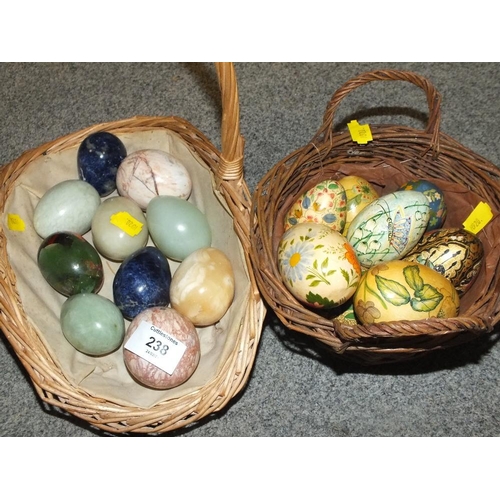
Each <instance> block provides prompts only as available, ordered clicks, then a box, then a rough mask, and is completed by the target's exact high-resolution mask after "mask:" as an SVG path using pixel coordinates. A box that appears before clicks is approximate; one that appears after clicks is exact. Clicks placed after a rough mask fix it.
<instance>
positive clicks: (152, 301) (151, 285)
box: [113, 246, 172, 320]
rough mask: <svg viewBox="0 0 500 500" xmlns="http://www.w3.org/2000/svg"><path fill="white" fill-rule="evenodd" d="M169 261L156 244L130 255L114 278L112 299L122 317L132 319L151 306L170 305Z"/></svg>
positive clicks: (170, 275)
mask: <svg viewBox="0 0 500 500" xmlns="http://www.w3.org/2000/svg"><path fill="white" fill-rule="evenodd" d="M171 281H172V274H171V271H170V264H169V262H168V260H167V258H166V257H165V256H164V255H163V253H162V252H161V251H160V250H158V249H157V248H156V247H151V246H147V247H144V248H141V249H140V250H137V251H136V252H134V253H132V254H131V255H129V256H128V257H127V258H126V259H125V260H124V261H123V262H122V263H121V265H120V267H119V268H118V271H117V272H116V275H115V277H114V280H113V299H114V303H115V304H116V305H117V306H118V308H119V309H120V311H121V312H122V314H123V316H124V317H125V318H126V319H129V320H132V319H133V318H135V317H136V316H137V315H138V314H139V313H140V312H142V311H144V310H145V309H148V308H150V307H157V306H168V305H169V304H170V283H171Z"/></svg>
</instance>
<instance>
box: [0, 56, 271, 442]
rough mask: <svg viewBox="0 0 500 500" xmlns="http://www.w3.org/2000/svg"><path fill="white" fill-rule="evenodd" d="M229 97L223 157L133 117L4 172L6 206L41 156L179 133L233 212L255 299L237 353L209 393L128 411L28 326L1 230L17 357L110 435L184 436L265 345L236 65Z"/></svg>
mask: <svg viewBox="0 0 500 500" xmlns="http://www.w3.org/2000/svg"><path fill="white" fill-rule="evenodd" d="M216 69H217V75H218V78H219V84H220V90H221V95H222V110H223V116H222V124H221V134H222V141H221V144H222V146H221V150H222V152H219V151H217V149H216V148H215V147H214V146H213V145H212V144H211V143H210V142H209V141H208V139H207V138H206V137H205V136H204V135H203V134H202V133H201V132H200V131H198V130H197V129H196V128H195V127H193V126H192V125H191V124H190V123H188V122H187V121H185V120H183V119H181V118H178V117H133V118H130V119H125V120H121V121H117V122H110V123H102V124H99V125H96V126H93V127H89V128H87V129H85V130H81V131H80V132H77V133H73V134H70V135H67V136H65V137H61V138H59V139H56V140H54V141H52V142H50V143H47V144H43V145H41V146H40V147H38V148H36V149H33V150H30V151H27V152H25V153H24V154H23V155H22V156H20V157H19V158H18V159H16V160H15V161H13V162H12V163H10V164H8V165H6V166H4V167H3V168H2V169H1V171H0V185H1V195H0V203H1V208H2V214H3V216H4V207H5V200H6V199H7V198H8V196H9V194H10V192H11V189H12V187H13V185H14V183H15V181H16V179H17V178H18V176H19V175H20V174H21V173H22V172H23V170H24V169H25V168H26V167H27V166H28V165H29V164H30V162H32V161H33V160H35V159H37V158H38V157H40V156H41V155H49V154H51V153H56V152H59V151H64V150H66V149H68V148H71V147H75V146H78V145H79V144H80V143H81V141H82V140H83V139H84V138H85V137H86V136H87V135H89V134H90V133H93V132H97V131H108V132H111V133H115V134H120V133H135V132H144V131H156V130H167V131H170V132H173V133H174V134H177V135H178V136H179V138H180V139H181V140H182V141H184V142H185V144H186V145H188V147H190V148H191V149H192V150H193V151H194V152H195V153H196V154H197V155H198V156H199V157H200V158H201V159H202V160H203V161H204V162H205V163H206V165H207V167H208V168H209V170H210V171H211V172H212V174H213V177H214V181H215V182H214V186H216V187H214V196H215V195H216V196H217V197H222V198H223V199H224V201H225V203H226V205H227V207H228V208H229V210H230V212H231V214H232V217H233V221H234V231H235V233H236V234H237V236H238V238H239V240H240V242H241V245H242V247H243V250H244V253H245V259H246V266H247V268H248V276H249V281H250V287H249V289H250V292H249V296H248V300H247V301H246V310H245V311H244V316H243V319H242V321H241V325H240V326H239V329H238V335H237V339H236V343H235V347H234V349H233V351H232V353H231V354H230V355H229V357H228V359H227V361H226V362H225V363H224V365H223V366H221V367H220V368H219V371H218V373H217V374H216V376H215V377H214V378H213V379H212V380H210V381H209V382H208V383H207V384H206V385H205V386H204V387H203V388H202V389H199V390H195V391H193V392H191V393H188V394H185V395H183V396H180V397H178V398H176V399H168V400H166V401H163V402H161V403H158V404H155V405H154V406H152V407H149V408H141V407H135V406H127V405H122V404H117V403H116V402H114V401H113V402H111V401H107V400H103V399H101V398H96V397H95V396H93V395H92V394H89V393H88V392H87V391H85V390H83V389H81V388H80V387H78V386H75V385H73V384H72V383H71V382H70V381H69V380H68V377H66V375H65V373H63V371H62V369H61V367H60V364H59V363H58V360H57V359H53V358H52V357H51V354H50V353H49V351H48V350H47V349H46V347H45V344H44V342H43V341H42V339H41V333H40V332H37V330H36V329H35V328H34V327H33V326H32V324H31V323H30V322H29V321H28V318H27V315H26V313H25V311H24V309H23V304H22V302H21V299H20V297H19V293H18V290H17V289H16V276H15V273H14V272H13V270H12V268H11V266H10V265H9V259H8V256H7V248H6V247H7V245H6V235H5V234H4V232H3V231H0V243H1V246H0V276H1V283H0V309H1V314H0V326H1V328H2V331H3V333H4V335H5V336H6V338H7V340H8V341H9V343H10V344H11V346H12V348H13V350H14V352H15V354H16V355H17V357H18V358H19V360H20V361H21V363H22V364H23V366H24V367H25V368H26V370H27V373H28V375H29V377H30V378H31V380H32V383H33V385H34V387H35V389H36V391H37V393H38V395H39V397H40V398H41V399H42V400H43V401H45V402H46V403H48V404H50V405H53V406H56V407H59V408H61V409H62V410H64V411H65V412H67V413H69V414H71V415H74V416H76V417H78V418H80V419H82V420H84V421H87V422H89V423H90V424H92V425H93V426H95V427H97V428H99V429H102V430H105V431H108V432H111V433H164V432H167V431H171V430H173V429H179V428H182V427H185V426H187V425H188V424H191V423H193V422H197V421H199V420H200V419H202V418H203V417H205V416H207V415H209V414H212V413H214V412H217V411H219V410H221V409H222V408H224V407H225V406H226V405H227V404H228V402H229V401H230V400H231V399H232V398H233V397H234V396H235V395H236V394H238V393H239V392H240V391H241V390H242V389H243V387H244V386H245V384H246V382H247V380H248V377H249V375H250V372H251V369H252V366H253V363H254V359H255V356H256V352H257V347H258V344H259V340H260V335H261V329H262V323H263V318H264V315H265V308H264V306H263V302H262V300H261V298H260V295H259V292H258V289H257V287H256V284H255V280H254V277H253V273H252V271H251V266H250V262H249V256H248V249H249V245H250V243H249V213H250V207H251V195H250V193H249V191H248V188H247V186H246V184H245V181H244V179H243V146H244V143H243V138H242V137H241V135H240V128H239V101H238V90H237V83H236V76H235V71H234V67H233V65H232V64H231V63H216Z"/></svg>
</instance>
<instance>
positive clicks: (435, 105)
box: [322, 70, 441, 152]
mask: <svg viewBox="0 0 500 500" xmlns="http://www.w3.org/2000/svg"><path fill="white" fill-rule="evenodd" d="M376 81H405V82H409V83H413V84H414V85H416V86H417V87H420V88H421V89H422V90H423V91H424V92H425V94H426V96H427V103H428V105H429V119H428V122H427V127H426V128H425V132H426V133H428V134H429V135H431V136H432V139H431V147H432V148H433V149H434V150H435V151H436V152H437V151H438V150H439V147H438V146H439V126H440V122H441V96H440V94H439V93H438V91H437V90H436V88H435V87H434V85H433V84H432V83H431V82H430V81H429V80H428V79H427V78H425V77H423V76H421V75H419V74H417V73H413V72H411V71H396V70H377V71H371V72H366V73H362V74H360V75H358V76H357V77H355V78H352V79H351V80H348V81H347V82H346V83H345V84H344V85H342V87H340V88H339V89H338V90H337V91H336V92H335V93H334V95H333V97H332V99H331V100H330V102H329V103H328V106H327V108H326V111H325V114H324V117H323V126H322V131H325V130H327V129H328V130H332V127H333V119H334V115H335V112H336V111H337V109H338V107H339V105H340V103H341V101H342V100H343V99H344V98H345V97H346V96H347V94H349V93H350V92H352V91H353V90H355V89H357V88H358V87H361V86H362V85H365V84H367V83H370V82H376Z"/></svg>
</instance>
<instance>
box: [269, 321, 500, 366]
mask: <svg viewBox="0 0 500 500" xmlns="http://www.w3.org/2000/svg"><path fill="white" fill-rule="evenodd" d="M268 314H269V317H270V319H269V323H268V324H269V328H270V329H271V330H272V331H273V333H274V334H275V335H276V337H277V338H278V339H279V340H280V341H281V342H282V343H283V345H284V346H285V348H286V349H289V350H290V351H292V352H294V353H297V354H298V355H301V356H305V357H308V358H310V359H315V360H316V361H318V362H319V363H322V364H323V365H325V366H327V367H329V368H330V369H331V370H332V371H333V372H335V373H336V374H337V375H341V374H343V373H366V374H378V375H414V374H422V373H430V372H436V371H441V370H449V369H453V368H458V367H460V366H464V365H467V364H470V363H478V362H479V361H480V359H481V357H482V356H484V355H485V354H487V353H488V351H489V350H490V349H491V348H492V347H493V345H494V344H495V343H496V342H497V341H498V340H499V338H500V327H498V326H497V328H496V329H495V331H494V332H492V333H491V334H490V335H485V336H482V337H481V338H477V339H474V340H471V341H469V342H467V343H464V344H461V345H458V346H454V347H449V348H446V349H442V350H435V351H431V352H428V353H425V354H424V355H422V356H418V357H414V358H411V359H408V360H406V361H395V362H390V363H384V364H373V365H368V364H366V365H365V364H362V363H357V362H355V361H353V360H350V359H347V358H343V357H342V354H336V353H335V352H333V351H332V349H331V347H329V346H328V345H326V344H324V343H323V342H320V341H319V340H317V339H315V338H313V337H311V336H308V335H305V334H302V333H300V332H297V331H294V330H291V329H289V328H286V327H285V326H284V325H283V324H282V323H281V322H280V320H279V319H278V318H277V317H276V316H275V314H274V312H272V311H270V312H269V313H268Z"/></svg>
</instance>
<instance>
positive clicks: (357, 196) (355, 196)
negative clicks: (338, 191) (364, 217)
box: [338, 175, 379, 234]
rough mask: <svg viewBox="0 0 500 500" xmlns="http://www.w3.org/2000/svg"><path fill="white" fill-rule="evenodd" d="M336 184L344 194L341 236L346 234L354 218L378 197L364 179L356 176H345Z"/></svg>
mask: <svg viewBox="0 0 500 500" xmlns="http://www.w3.org/2000/svg"><path fill="white" fill-rule="evenodd" d="M338 182H339V184H340V185H341V186H342V187H343V188H344V190H345V194H346V218H345V226H344V230H343V231H342V234H347V230H348V229H349V226H350V225H351V222H352V220H353V219H354V217H356V215H358V214H359V212H361V210H363V208H365V207H366V206H367V205H369V204H370V203H371V202H372V201H373V200H376V199H377V198H378V197H379V195H378V193H377V191H376V190H375V188H374V187H373V186H372V185H371V184H370V183H369V182H368V181H367V180H366V179H363V178H362V177H359V176H357V175H346V176H345V177H343V178H342V179H340V180H339V181H338Z"/></svg>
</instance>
